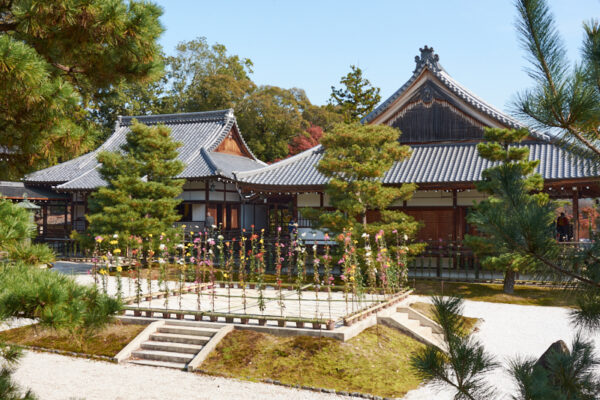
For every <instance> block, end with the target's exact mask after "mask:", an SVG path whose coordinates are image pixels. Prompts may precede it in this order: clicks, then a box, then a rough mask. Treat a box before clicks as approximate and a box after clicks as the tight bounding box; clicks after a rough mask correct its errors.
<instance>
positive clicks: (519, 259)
mask: <svg viewBox="0 0 600 400" xmlns="http://www.w3.org/2000/svg"><path fill="white" fill-rule="evenodd" d="M528 134H529V133H528V131H527V130H525V129H522V130H506V129H497V128H493V129H492V128H488V129H486V131H485V134H484V136H485V138H486V139H487V140H488V141H489V142H487V143H479V144H478V145H477V149H478V151H479V155H480V156H481V157H482V158H485V159H487V160H490V161H493V162H500V164H499V165H497V166H494V167H491V168H488V169H486V170H485V171H483V173H482V178H483V181H481V182H478V183H476V187H477V190H479V191H480V192H482V193H486V194H488V196H489V197H488V198H487V199H486V200H484V201H482V202H481V203H479V204H478V205H477V206H476V207H475V209H474V211H473V212H471V213H469V216H468V218H467V219H468V222H469V223H471V224H475V225H476V226H477V229H478V232H479V234H478V235H477V236H472V235H466V236H465V243H466V244H467V246H469V247H471V248H472V249H473V250H475V251H476V252H477V254H478V255H479V256H480V257H481V258H482V264H483V265H484V266H485V267H488V268H491V269H494V270H504V271H505V273H504V292H505V293H511V294H512V293H513V292H514V285H515V273H516V272H525V271H529V272H533V271H535V270H536V269H537V270H539V269H540V265H539V262H537V261H536V260H535V259H533V258H532V257H530V256H528V255H527V254H519V253H515V252H513V251H512V248H511V247H510V245H508V244H507V243H509V242H512V241H517V242H519V241H527V240H528V239H529V238H531V237H532V232H530V231H532V230H536V235H537V236H538V237H539V238H540V240H542V241H544V239H543V238H546V240H552V237H553V235H552V232H553V229H554V228H553V223H554V209H555V207H556V204H555V203H554V202H551V201H550V200H549V197H548V195H547V194H545V193H542V192H540V191H541V190H542V188H543V186H544V184H543V180H542V177H541V175H540V174H534V173H533V171H534V170H535V168H536V167H537V165H538V164H539V161H538V160H534V161H528V156H529V149H528V148H527V147H524V146H518V145H517V144H518V143H519V142H520V141H521V140H523V139H524V138H526V137H527V135H528ZM533 191H536V193H532V192H533ZM516 204H518V205H519V206H518V212H516V213H515V211H517V210H516V209H515V208H514V207H515V205H516ZM534 219H536V220H537V223H536V224H535V225H530V226H527V225H526V224H527V223H528V222H530V221H532V220H534ZM498 224H501V225H502V226H503V227H504V228H503V231H498V230H497V226H498ZM498 234H502V239H501V240H499V238H498V236H497V235H498ZM505 244H506V245H505Z"/></svg>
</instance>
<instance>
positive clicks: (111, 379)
mask: <svg viewBox="0 0 600 400" xmlns="http://www.w3.org/2000/svg"><path fill="white" fill-rule="evenodd" d="M69 268H71V270H72V271H73V272H74V274H75V275H76V277H77V279H78V280H80V281H88V282H89V278H88V277H86V275H85V273H83V274H82V273H81V272H82V268H79V269H77V268H76V267H75V266H69V265H63V266H61V267H59V269H62V270H63V271H68V270H69ZM427 301H428V298H427V297H422V296H410V298H409V299H408V300H407V302H410V303H412V302H427ZM464 316H466V317H472V318H479V319H480V320H481V322H480V324H479V325H478V331H477V332H476V334H475V336H476V338H478V339H479V340H481V341H482V342H483V343H485V347H486V349H487V350H488V351H489V352H490V353H492V354H493V355H495V356H497V358H498V359H499V360H500V361H502V362H503V363H504V364H506V363H507V362H508V360H510V359H511V358H515V357H518V356H534V357H539V356H540V355H541V354H542V353H543V352H544V351H545V350H546V349H547V348H548V347H549V346H550V345H551V344H552V343H553V342H555V341H557V340H559V339H562V340H564V341H565V342H567V343H570V341H571V340H572V338H573V337H574V336H575V334H576V333H577V332H576V330H574V329H573V328H572V324H570V322H569V309H568V308H561V307H541V306H522V305H512V304H501V303H487V302H478V301H469V300H466V301H465V309H464ZM23 323H28V321H11V322H9V323H5V324H3V325H2V326H0V330H5V329H10V328H14V327H16V326H18V325H22V324H23ZM592 340H593V341H594V343H595V345H596V348H600V337H599V336H596V337H593V338H592ZM398 351H402V349H398ZM15 379H16V380H17V381H18V382H20V383H21V384H23V385H24V386H26V387H29V388H31V389H32V390H33V391H34V392H35V393H36V394H38V395H39V397H40V398H41V399H47V400H59V399H60V400H63V399H64V400H66V399H87V400H94V399H98V400H100V399H128V400H133V399H161V400H164V399H176V398H189V399H220V398H236V397H237V398H243V399H265V398H278V399H288V398H289V399H334V398H341V397H343V396H339V395H335V394H328V393H316V392H312V391H307V390H299V389H293V388H286V387H282V386H276V385H272V384H265V383H257V382H249V381H240V380H235V379H227V378H220V377H211V376H206V375H200V374H192V373H187V372H183V371H177V370H169V369H164V368H155V367H146V366H137V365H131V364H121V365H117V364H113V363H109V362H103V361H93V360H87V359H82V358H73V357H68V356H63V355H57V354H49V353H38V352H32V351H27V352H26V355H25V357H24V358H23V360H22V362H21V364H20V365H19V367H18V370H17V371H16V373H15ZM489 379H490V380H492V381H493V382H494V383H495V386H496V387H498V388H500V389H501V391H503V392H504V393H503V394H501V395H500V397H499V399H509V398H510V397H509V396H508V394H506V393H508V392H510V389H511V388H513V383H512V381H511V379H510V377H509V376H508V374H507V373H505V372H504V371H503V370H502V369H498V370H496V371H494V372H493V373H492V374H490V376H489ZM452 398H453V392H452V391H451V390H449V389H447V388H445V389H442V390H439V388H436V387H434V386H432V385H430V384H424V385H422V386H421V387H419V388H417V389H415V390H412V391H410V392H409V393H408V394H406V396H404V397H403V399H406V400H426V399H427V400H428V399H439V400H450V399H452Z"/></svg>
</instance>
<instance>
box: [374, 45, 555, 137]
mask: <svg viewBox="0 0 600 400" xmlns="http://www.w3.org/2000/svg"><path fill="white" fill-rule="evenodd" d="M420 51H421V55H420V56H416V57H415V62H416V67H415V70H414V71H413V75H412V76H411V77H410V79H409V80H408V81H407V82H406V83H405V84H404V85H403V86H402V87H401V88H400V89H398V90H397V91H396V92H395V93H394V94H393V95H392V96H390V98H388V99H387V100H385V101H384V102H383V103H381V104H380V105H379V106H378V107H377V108H376V109H375V110H373V112H371V113H370V114H369V115H367V116H366V117H365V118H364V119H363V121H362V122H363V123H368V124H386V125H390V126H393V127H395V128H398V129H400V130H401V131H402V136H401V138H400V141H401V142H403V143H436V142H464V141H480V140H482V139H483V132H484V128H486V127H496V128H509V129H517V128H524V127H525V126H524V125H523V124H521V123H520V122H518V121H516V120H515V119H513V118H511V117H510V116H508V115H506V114H504V113H503V112H501V111H499V110H498V109H496V108H494V107H493V106H491V105H489V104H488V103H486V102H485V101H483V100H482V99H480V98H479V97H477V96H475V95H474V94H473V93H472V92H470V91H469V90H467V89H466V88H464V87H463V86H461V85H460V84H459V83H458V82H456V81H455V80H454V79H453V78H452V77H451V76H450V75H449V74H448V73H447V72H446V70H444V68H443V67H442V66H441V64H440V63H439V56H438V55H437V54H435V53H434V51H433V48H431V47H428V46H424V47H423V48H422V49H420ZM531 133H532V135H531V137H530V139H531V140H542V141H547V140H549V137H548V136H547V135H544V134H542V133H540V132H533V131H532V132H531Z"/></svg>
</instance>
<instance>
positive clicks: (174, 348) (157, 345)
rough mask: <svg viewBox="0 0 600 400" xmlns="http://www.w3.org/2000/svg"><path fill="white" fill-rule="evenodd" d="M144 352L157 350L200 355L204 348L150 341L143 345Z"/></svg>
mask: <svg viewBox="0 0 600 400" xmlns="http://www.w3.org/2000/svg"><path fill="white" fill-rule="evenodd" d="M141 348H142V350H157V351H166V352H171V353H185V354H194V355H195V354H198V352H199V351H200V350H202V346H198V345H195V344H184V343H174V342H155V341H148V342H144V343H142V346H141Z"/></svg>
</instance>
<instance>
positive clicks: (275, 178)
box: [237, 46, 600, 241]
mask: <svg viewBox="0 0 600 400" xmlns="http://www.w3.org/2000/svg"><path fill="white" fill-rule="evenodd" d="M415 61H416V67H415V70H414V72H413V74H412V76H411V77H410V78H409V79H408V81H407V82H406V83H405V84H404V85H402V87H400V89H398V90H397V91H396V92H395V93H394V94H393V95H392V96H391V97H390V98H388V99H387V100H385V101H384V102H383V103H382V104H381V105H379V106H378V107H377V108H376V109H375V110H374V111H373V112H371V113H370V114H369V115H367V116H366V117H365V118H364V119H363V121H362V122H363V123H365V124H386V125H390V126H393V127H395V128H398V129H400V131H401V132H402V135H401V136H400V141H401V142H402V143H403V144H407V145H409V146H410V147H411V148H412V156H411V157H410V159H408V160H406V161H400V162H396V163H395V165H394V166H393V167H392V168H391V169H390V170H389V171H387V172H386V173H385V176H384V178H383V181H384V183H385V184H387V185H390V186H400V185H402V184H403V183H416V184H417V185H418V190H417V191H416V192H415V193H414V196H413V198H412V199H411V200H408V201H406V202H400V201H399V202H396V203H395V204H394V205H393V206H394V208H395V209H398V210H401V211H404V212H405V213H406V214H408V215H411V216H413V217H414V218H415V219H417V220H419V221H422V222H423V224H424V225H423V228H422V229H421V231H420V233H419V239H420V240H426V241H429V240H435V241H439V240H442V241H448V240H451V241H460V240H461V239H462V238H463V237H464V235H465V234H466V233H469V232H470V231H472V228H471V227H469V225H468V224H467V222H466V215H467V213H468V212H469V209H470V208H471V207H472V206H473V204H474V202H477V201H480V200H482V199H484V198H485V197H486V196H485V195H484V194H482V193H478V192H477V190H476V189H475V182H477V181H479V180H480V179H481V172H482V171H483V170H485V169H486V168H488V167H490V166H491V163H490V162H489V161H487V160H484V159H482V158H481V157H479V154H478V152H477V143H479V142H481V141H483V133H484V128H486V127H497V128H509V129H518V128H526V126H525V125H523V124H522V123H520V122H519V121H516V120H515V119H513V118H511V117H510V116H508V115H506V114H504V113H502V112H501V111H499V110H498V109H496V108H494V107H492V106H491V105H489V104H487V103H486V102H485V101H483V100H482V99H480V98H479V97H477V96H476V95H474V94H473V93H471V92H470V91H469V90H467V89H466V88H464V87H463V86H462V85H460V84H459V83H458V82H456V81H455V80H454V79H452V77H451V76H450V75H449V74H448V73H447V72H446V70H444V68H443V67H442V66H441V64H440V63H439V57H438V55H437V54H435V53H434V51H433V49H432V48H430V47H427V46H425V47H424V48H422V49H421V54H420V56H417V57H415ZM522 145H523V146H527V147H528V148H529V149H530V154H529V158H530V159H536V160H539V161H540V164H539V166H538V168H537V170H536V172H539V173H540V174H541V175H542V177H543V178H544V180H545V188H544V190H546V191H548V193H550V195H551V197H553V198H560V199H569V200H571V201H572V211H573V216H574V217H573V221H572V222H573V225H574V226H575V239H579V238H583V237H587V233H588V232H587V230H586V229H580V223H579V222H580V219H581V218H582V217H585V218H588V216H587V215H586V216H582V215H580V212H579V202H580V199H582V198H595V197H598V196H599V195H600V186H599V185H598V175H599V173H598V171H597V170H596V168H595V167H594V165H593V163H592V162H591V161H590V160H588V159H584V158H581V157H579V156H577V155H575V154H573V153H571V152H569V150H567V149H565V148H563V147H561V146H560V145H559V144H558V143H557V141H556V140H554V139H553V138H552V137H551V136H548V135H546V134H543V133H541V132H537V131H534V130H530V136H529V137H528V138H527V140H525V141H524V142H523V143H522ZM323 151H324V149H323V148H322V147H321V146H316V147H315V148H312V149H310V150H307V151H305V152H303V153H300V154H297V155H295V156H293V157H290V158H288V159H285V160H283V161H280V162H278V163H274V164H271V165H269V166H266V167H263V168H260V169H257V170H250V171H246V172H240V173H239V174H237V178H238V179H239V181H240V184H241V185H242V186H243V187H244V188H245V190H250V191H251V192H253V193H260V194H262V195H263V196H266V198H267V204H269V205H270V209H271V210H273V209H275V210H277V207H280V208H281V203H282V202H284V203H285V201H286V199H287V201H288V204H290V203H289V202H291V203H292V204H293V206H288V207H289V208H293V210H294V213H295V214H296V213H297V210H301V209H302V208H303V207H321V208H324V209H327V208H328V207H329V206H330V205H329V202H328V198H327V196H326V195H324V187H325V185H326V184H327V179H326V178H325V177H324V176H322V175H321V174H320V173H319V172H318V171H317V169H316V168H315V166H316V165H317V164H318V162H319V160H320V159H321V157H322V155H323ZM290 197H291V200H289V199H290ZM284 207H285V206H284ZM300 215H301V213H300ZM368 218H369V219H371V220H373V219H377V218H378V213H377V211H372V212H370V213H369V215H368ZM299 221H300V224H301V226H306V227H308V226H310V221H305V220H302V219H301V218H300V220H299Z"/></svg>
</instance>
